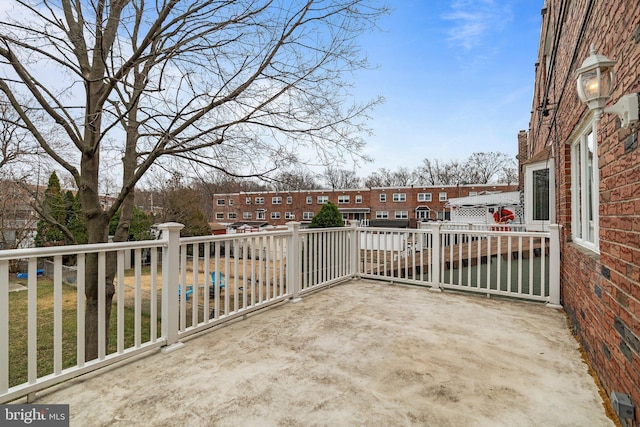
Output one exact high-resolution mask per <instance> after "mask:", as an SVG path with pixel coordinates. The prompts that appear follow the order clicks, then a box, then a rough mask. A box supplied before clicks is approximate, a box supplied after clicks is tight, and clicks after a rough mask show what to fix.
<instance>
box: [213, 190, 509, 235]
mask: <svg viewBox="0 0 640 427" xmlns="http://www.w3.org/2000/svg"><path fill="white" fill-rule="evenodd" d="M483 191H503V192H506V191H516V186H515V185H493V184H486V185H460V186H456V185H453V186H437V187H417V186H416V187H391V188H370V189H351V190H310V191H291V192H287V191H260V192H246V193H245V192H242V193H230V194H216V195H215V196H214V198H213V210H214V221H217V222H224V223H233V222H240V221H243V220H245V219H244V215H243V214H244V213H245V212H248V213H251V218H250V220H251V221H256V220H257V219H256V211H257V210H258V209H264V210H265V219H264V221H266V222H268V223H269V224H272V225H284V224H285V223H287V222H288V221H291V219H287V218H285V212H291V213H293V214H294V215H295V218H294V220H295V221H305V220H304V218H303V214H304V212H313V213H314V214H315V213H317V212H318V211H319V210H320V208H321V207H322V204H321V203H318V196H326V197H328V200H329V201H330V202H332V203H334V204H335V205H336V206H338V208H343V209H347V210H349V211H350V212H349V219H352V218H353V212H352V210H361V211H362V210H367V213H366V219H369V220H371V219H376V212H378V211H385V212H388V214H389V218H388V219H396V218H395V214H396V212H407V215H408V218H407V219H409V220H410V221H411V223H412V224H415V221H416V207H418V206H428V207H429V208H430V209H431V216H430V218H431V219H434V220H435V219H437V216H436V215H437V212H441V213H442V212H443V210H444V206H445V203H446V202H445V201H440V199H439V195H440V193H441V192H443V193H447V198H453V197H466V196H468V195H469V194H470V192H476V193H478V194H479V193H481V192H483ZM419 193H431V197H432V198H431V202H419V201H418V194H419ZM380 194H385V195H386V201H385V202H381V201H380ZM394 194H404V196H405V200H404V201H395V202H394V200H393V195H394ZM308 196H310V197H311V204H307V197H308ZM340 196H349V202H348V203H339V198H340ZM356 196H362V203H356ZM247 197H249V198H250V199H251V204H249V205H248V204H247V203H246V198H247ZM273 197H281V198H282V203H281V204H279V205H275V204H273V203H272V199H273ZM287 197H291V198H292V203H291V204H288V203H287ZM256 198H262V199H264V203H263V204H256ZM219 200H223V201H224V203H223V204H219V202H218V201H219ZM220 203H222V202H220ZM272 212H280V218H279V219H272V218H271V213H272ZM229 214H231V215H232V216H233V215H235V218H230V217H229Z"/></svg>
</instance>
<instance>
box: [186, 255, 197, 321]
mask: <svg viewBox="0 0 640 427" xmlns="http://www.w3.org/2000/svg"><path fill="white" fill-rule="evenodd" d="M192 248H193V249H192V250H191V252H192V254H193V255H192V257H191V259H192V261H191V266H192V270H191V289H192V293H191V326H196V325H197V324H198V317H199V314H200V309H199V308H198V307H199V305H198V303H199V302H200V298H199V297H200V280H199V277H198V276H199V274H198V273H199V271H200V244H199V243H194V244H193V245H192ZM185 295H186V294H185ZM185 299H186V298H185Z"/></svg>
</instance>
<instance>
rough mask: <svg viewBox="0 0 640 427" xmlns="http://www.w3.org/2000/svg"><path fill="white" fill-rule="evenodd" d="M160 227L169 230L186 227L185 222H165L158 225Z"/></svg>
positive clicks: (178, 229)
mask: <svg viewBox="0 0 640 427" xmlns="http://www.w3.org/2000/svg"><path fill="white" fill-rule="evenodd" d="M158 228H159V229H161V230H168V231H174V230H176V231H180V230H182V229H183V228H184V224H180V223H179V222H164V223H162V224H159V225H158Z"/></svg>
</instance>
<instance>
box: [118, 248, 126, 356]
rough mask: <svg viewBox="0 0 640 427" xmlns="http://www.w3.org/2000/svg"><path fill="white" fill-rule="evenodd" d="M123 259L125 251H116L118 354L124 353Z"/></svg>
mask: <svg viewBox="0 0 640 427" xmlns="http://www.w3.org/2000/svg"><path fill="white" fill-rule="evenodd" d="M124 257H125V251H118V252H117V255H116V259H117V265H118V267H117V273H116V274H117V278H116V280H117V286H118V287H117V288H116V304H117V306H116V310H117V313H116V330H117V331H118V332H117V338H116V341H117V343H116V347H117V351H118V353H122V352H123V351H124V292H125V291H124Z"/></svg>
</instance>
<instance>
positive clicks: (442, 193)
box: [438, 191, 447, 202]
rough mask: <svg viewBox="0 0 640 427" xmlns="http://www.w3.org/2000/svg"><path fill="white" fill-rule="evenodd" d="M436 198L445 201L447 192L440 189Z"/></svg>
mask: <svg viewBox="0 0 640 427" xmlns="http://www.w3.org/2000/svg"><path fill="white" fill-rule="evenodd" d="M438 200H440V201H441V202H446V201H447V192H446V191H441V192H440V194H439V195H438Z"/></svg>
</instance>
